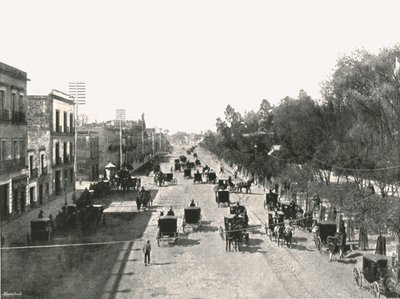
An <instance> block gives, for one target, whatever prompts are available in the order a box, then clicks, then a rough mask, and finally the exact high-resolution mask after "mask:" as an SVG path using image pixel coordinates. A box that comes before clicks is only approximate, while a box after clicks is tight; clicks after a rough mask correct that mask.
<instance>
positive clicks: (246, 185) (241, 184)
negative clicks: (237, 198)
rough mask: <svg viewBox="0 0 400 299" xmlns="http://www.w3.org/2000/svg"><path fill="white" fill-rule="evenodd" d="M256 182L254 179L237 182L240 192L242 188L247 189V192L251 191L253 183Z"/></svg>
mask: <svg viewBox="0 0 400 299" xmlns="http://www.w3.org/2000/svg"><path fill="white" fill-rule="evenodd" d="M253 183H254V179H250V180H247V181H245V182H239V183H237V188H238V189H239V191H240V193H242V189H243V188H245V189H246V194H247V193H251V189H250V188H251V185H252V184H253Z"/></svg>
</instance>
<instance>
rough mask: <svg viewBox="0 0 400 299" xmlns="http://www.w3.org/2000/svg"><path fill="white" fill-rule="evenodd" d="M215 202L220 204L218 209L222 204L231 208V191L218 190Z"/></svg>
mask: <svg viewBox="0 0 400 299" xmlns="http://www.w3.org/2000/svg"><path fill="white" fill-rule="evenodd" d="M215 201H216V202H217V203H218V207H219V206H220V204H221V203H225V204H227V205H228V206H230V201H229V191H227V190H218V191H217V192H215Z"/></svg>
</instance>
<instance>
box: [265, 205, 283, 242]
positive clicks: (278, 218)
mask: <svg viewBox="0 0 400 299" xmlns="http://www.w3.org/2000/svg"><path fill="white" fill-rule="evenodd" d="M284 216H285V215H284V214H283V212H281V211H277V212H274V211H269V212H268V222H267V226H266V227H265V231H266V232H267V235H268V236H269V239H270V240H271V241H272V238H273V237H275V239H276V237H277V235H276V230H275V227H277V226H279V224H282V223H283V220H284V218H285V217H284Z"/></svg>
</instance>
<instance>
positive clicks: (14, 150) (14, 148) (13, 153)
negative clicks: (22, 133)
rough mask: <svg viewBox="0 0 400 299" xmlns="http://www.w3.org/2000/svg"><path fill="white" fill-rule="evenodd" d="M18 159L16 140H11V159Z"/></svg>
mask: <svg viewBox="0 0 400 299" xmlns="http://www.w3.org/2000/svg"><path fill="white" fill-rule="evenodd" d="M17 157H18V140H17V139H13V146H12V158H13V159H14V160H15V159H17Z"/></svg>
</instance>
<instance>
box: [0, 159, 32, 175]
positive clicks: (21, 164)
mask: <svg viewBox="0 0 400 299" xmlns="http://www.w3.org/2000/svg"><path fill="white" fill-rule="evenodd" d="M26 167H27V166H26V164H25V158H22V159H14V160H4V161H0V172H2V173H4V172H12V171H16V170H21V169H23V168H26Z"/></svg>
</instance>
